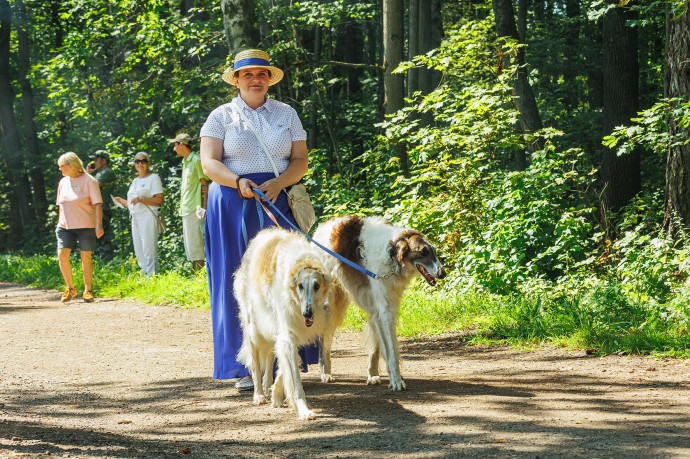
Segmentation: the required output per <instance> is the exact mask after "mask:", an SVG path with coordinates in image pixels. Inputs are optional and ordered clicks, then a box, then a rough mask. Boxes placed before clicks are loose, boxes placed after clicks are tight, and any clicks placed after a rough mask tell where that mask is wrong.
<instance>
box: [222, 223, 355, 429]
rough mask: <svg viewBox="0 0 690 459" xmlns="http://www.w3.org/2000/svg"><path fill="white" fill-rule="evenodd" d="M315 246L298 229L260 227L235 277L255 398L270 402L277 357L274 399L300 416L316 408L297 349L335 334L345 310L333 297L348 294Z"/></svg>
mask: <svg viewBox="0 0 690 459" xmlns="http://www.w3.org/2000/svg"><path fill="white" fill-rule="evenodd" d="M315 250H318V249H316V247H315V246H313V245H311V244H309V243H308V242H307V241H306V239H305V238H304V237H303V236H301V235H299V234H297V233H295V232H292V231H287V230H283V229H280V228H270V229H266V230H263V231H260V232H259V233H258V234H257V235H256V237H254V239H252V241H251V242H250V243H249V246H248V247H247V251H246V253H245V254H244V257H243V258H242V263H241V265H240V267H239V268H238V270H237V271H236V272H235V279H234V289H235V296H236V298H237V302H238V305H239V314H240V319H241V324H242V330H243V342H242V346H241V348H240V351H239V352H238V360H239V361H240V362H242V363H244V364H245V365H246V366H247V367H248V368H249V369H250V370H251V374H252V378H253V379H254V403H255V404H261V403H266V402H267V398H266V395H267V394H268V392H269V390H270V389H271V385H272V383H273V363H274V360H275V358H276V357H277V359H278V372H277V374H276V381H275V384H273V388H272V389H273V393H272V396H271V402H272V405H273V406H274V407H279V406H282V405H283V402H284V400H285V399H287V401H288V403H289V404H290V405H292V406H294V407H295V408H296V409H297V413H298V416H299V418H300V419H311V418H312V417H313V416H314V413H313V411H311V410H310V409H309V408H308V406H307V402H306V398H305V395H304V389H303V387H302V382H301V379H300V375H299V356H298V354H297V349H298V347H299V346H302V345H305V344H308V343H312V342H315V341H316V339H317V338H319V337H321V336H328V337H332V335H333V333H334V331H335V329H336V328H337V326H338V325H340V324H341V323H342V321H343V318H344V312H345V311H344V308H343V310H341V311H340V312H339V314H336V313H335V312H334V311H332V310H331V308H330V307H329V297H331V298H332V301H334V302H338V303H339V304H340V303H342V301H343V300H342V299H338V298H337V296H334V295H336V293H337V292H336V291H335V290H334V289H332V288H331V285H330V284H331V278H330V276H329V275H328V274H326V271H325V269H324V267H323V264H322V261H321V259H320V258H319V256H318V254H316V253H315ZM340 295H341V296H343V297H344V295H343V294H342V293H341V294H340ZM329 340H330V338H329ZM322 370H323V365H322ZM329 371H330V370H329ZM322 380H326V381H329V380H330V375H328V376H324V375H323V374H322Z"/></svg>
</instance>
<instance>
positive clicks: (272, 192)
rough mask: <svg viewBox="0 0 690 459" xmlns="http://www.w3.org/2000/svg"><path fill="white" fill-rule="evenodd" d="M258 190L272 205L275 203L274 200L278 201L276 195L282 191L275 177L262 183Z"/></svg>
mask: <svg viewBox="0 0 690 459" xmlns="http://www.w3.org/2000/svg"><path fill="white" fill-rule="evenodd" d="M258 188H259V189H260V190H261V191H263V193H264V194H265V195H266V197H267V198H268V199H269V200H270V201H271V202H272V203H275V202H276V199H278V195H279V194H280V192H281V191H282V190H283V187H282V186H280V182H279V180H278V178H277V177H276V178H272V179H271V180H267V181H265V182H264V183H262V184H261V185H259V187H258Z"/></svg>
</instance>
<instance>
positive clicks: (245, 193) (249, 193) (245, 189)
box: [237, 177, 257, 199]
mask: <svg viewBox="0 0 690 459" xmlns="http://www.w3.org/2000/svg"><path fill="white" fill-rule="evenodd" d="M237 185H238V188H237V192H238V193H239V194H240V196H242V197H243V198H244V199H251V198H252V197H253V196H254V190H252V188H257V185H256V183H254V182H253V181H251V180H249V179H248V178H244V177H242V178H240V179H239V180H238V181H237Z"/></svg>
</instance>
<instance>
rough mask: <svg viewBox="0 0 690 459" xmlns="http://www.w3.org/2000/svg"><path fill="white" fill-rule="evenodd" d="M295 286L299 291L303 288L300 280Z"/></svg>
mask: <svg viewBox="0 0 690 459" xmlns="http://www.w3.org/2000/svg"><path fill="white" fill-rule="evenodd" d="M297 288H298V289H300V291H301V290H304V285H302V283H301V282H300V283H299V284H297Z"/></svg>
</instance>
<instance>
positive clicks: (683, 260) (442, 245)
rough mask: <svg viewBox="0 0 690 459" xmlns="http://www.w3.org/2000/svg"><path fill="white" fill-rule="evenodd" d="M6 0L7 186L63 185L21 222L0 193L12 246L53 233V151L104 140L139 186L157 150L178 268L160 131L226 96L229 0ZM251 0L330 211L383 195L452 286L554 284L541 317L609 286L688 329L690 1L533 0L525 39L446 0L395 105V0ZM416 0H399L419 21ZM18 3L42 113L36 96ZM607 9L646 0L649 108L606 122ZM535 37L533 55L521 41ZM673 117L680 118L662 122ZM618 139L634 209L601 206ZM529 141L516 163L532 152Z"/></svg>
mask: <svg viewBox="0 0 690 459" xmlns="http://www.w3.org/2000/svg"><path fill="white" fill-rule="evenodd" d="M2 3H6V4H7V5H8V6H9V7H11V9H12V11H13V14H14V16H13V18H14V21H15V22H13V23H12V29H11V34H10V40H9V47H10V48H9V58H10V60H9V63H10V66H11V69H12V72H11V75H12V82H11V83H12V88H13V92H14V98H13V100H12V103H13V111H14V113H15V114H16V117H17V124H18V131H19V132H21V133H22V136H23V137H22V139H21V141H20V143H19V147H20V149H19V151H8V146H7V143H6V142H4V143H3V146H2V148H3V158H9V157H12V156H13V155H15V156H19V157H20V158H22V163H21V164H22V165H23V167H24V170H22V171H11V170H10V169H9V168H8V164H10V163H9V162H7V160H6V162H5V163H4V164H3V165H2V166H1V167H0V178H1V179H2V180H0V186H2V187H3V190H2V191H3V193H5V195H7V196H10V197H12V196H14V195H13V193H15V192H16V189H17V187H16V184H15V183H13V182H12V180H11V179H12V175H13V173H14V174H18V173H19V174H24V175H26V176H28V175H29V174H30V171H31V170H32V169H33V168H39V169H40V170H41V171H42V172H43V174H44V177H45V184H46V185H45V189H46V190H45V191H46V194H47V196H48V204H50V205H49V207H48V210H47V212H46V215H45V216H44V217H45V218H38V219H37V220H36V222H33V223H30V225H34V226H33V227H26V225H24V226H25V227H23V228H22V231H21V232H20V233H17V231H18V230H17V228H16V227H13V225H12V221H13V219H15V218H16V214H13V210H12V206H11V205H10V202H7V201H5V202H4V203H2V204H0V214H2V220H1V221H2V222H3V223H2V226H1V227H0V248H2V250H3V251H4V252H6V253H10V252H12V253H25V254H52V253H54V252H55V241H54V235H53V229H54V226H55V222H56V208H55V205H54V204H51V203H52V202H53V201H54V195H55V188H56V185H57V182H58V181H59V178H60V175H59V173H58V170H57V167H56V160H57V157H58V156H59V154H61V153H63V152H65V151H75V152H77V153H78V154H79V155H80V156H81V157H82V159H83V160H86V159H87V158H88V157H89V156H90V155H91V154H92V153H93V152H94V151H96V150H98V149H106V150H108V151H109V152H110V153H111V157H112V163H113V168H114V170H115V171H116V173H117V174H118V176H119V183H118V188H119V190H120V193H124V192H125V191H126V187H127V186H128V184H129V182H130V181H131V179H132V178H133V177H134V173H133V170H132V168H131V159H132V156H133V154H134V153H135V152H136V151H140V150H143V151H147V152H149V153H150V154H151V156H152V159H153V165H154V168H155V171H156V172H157V173H159V174H160V175H161V176H162V177H163V179H164V182H165V188H166V203H165V206H164V215H165V218H166V220H167V222H168V228H170V231H168V232H167V233H166V234H165V235H164V236H163V238H162V240H161V242H160V246H159V251H160V258H161V260H163V269H164V270H166V271H179V272H184V271H185V270H186V269H188V267H186V266H185V263H184V262H183V249H182V241H181V228H180V222H179V219H178V218H177V217H176V212H175V210H176V205H177V190H178V186H179V180H180V179H179V159H178V158H177V157H176V156H175V154H174V153H173V152H172V150H171V148H170V145H169V143H168V141H167V139H169V138H172V137H174V136H175V134H177V133H178V132H189V133H191V134H193V135H198V132H199V129H200V127H201V125H202V124H203V122H204V121H205V119H206V116H207V115H208V113H210V111H211V110H212V109H213V108H215V107H216V106H218V105H220V104H221V103H224V102H226V101H228V100H229V98H230V97H232V95H233V92H232V90H231V88H230V87H229V86H228V85H226V84H225V83H223V82H222V80H221V79H220V75H221V73H222V72H223V70H224V69H225V68H226V67H228V66H229V64H230V63H231V61H232V55H231V53H229V52H228V45H227V42H226V37H225V36H224V33H223V17H222V11H221V8H220V3H221V2H216V1H208V0H197V1H184V0H183V1H172V0H149V1H146V2H137V1H130V0H91V1H89V2H83V1H80V0H65V1H56V0H54V1H49V2H46V1H38V0H24V1H23V2H19V1H16V0H15V1H9V3H8V2H7V1H3V2H2ZM249 3H250V4H252V5H253V6H254V8H255V10H256V14H257V25H256V27H257V28H258V30H259V31H260V35H261V42H260V43H257V44H256V46H260V47H262V48H263V49H266V50H267V51H268V52H269V53H270V54H271V56H272V59H273V61H274V63H275V64H276V65H278V66H279V67H281V68H282V69H284V70H285V72H286V77H285V79H284V80H283V81H282V82H281V83H280V84H279V85H277V86H276V87H274V88H272V89H271V93H272V95H273V96H274V97H276V98H278V99H279V100H282V101H284V102H286V103H289V104H290V105H292V106H293V107H294V108H295V109H296V110H297V111H298V113H299V114H300V118H301V120H302V122H303V124H304V126H305V129H306V130H307V132H308V135H309V139H308V143H309V148H310V172H309V175H308V177H307V184H308V186H309V188H310V190H311V194H312V196H313V199H314V201H315V203H316V206H317V215H318V217H319V219H320V220H324V219H326V218H328V217H330V216H332V215H339V214H344V213H356V214H360V215H372V214H376V215H385V216H386V217H388V218H390V219H391V220H392V221H395V222H397V223H399V224H401V225H409V226H412V227H415V228H417V229H419V230H421V231H422V232H424V233H426V234H428V235H429V236H430V237H431V239H432V240H434V241H435V242H436V243H437V244H438V245H439V251H440V253H441V254H442V256H443V258H444V261H445V263H446V264H447V266H448V268H449V272H450V273H451V275H450V277H449V279H447V280H446V281H445V284H444V289H445V290H446V291H447V292H453V294H462V293H463V292H474V294H477V292H481V294H487V295H502V296H503V297H505V298H511V297H512V296H513V295H523V297H532V296H535V295H536V296H540V295H541V296H540V298H541V299H540V300H539V301H538V302H537V303H534V304H538V306H536V307H537V309H538V311H541V312H539V314H544V315H548V314H550V313H551V312H553V310H549V307H550V306H549V305H552V306H553V305H555V304H561V305H562V304H563V302H562V301H561V300H563V299H564V298H568V297H570V298H571V299H572V301H578V300H577V298H584V297H585V296H586V297H587V298H590V299H591V298H592V295H594V296H596V295H597V293H596V292H600V293H601V295H600V296H599V297H597V298H598V299H597V300H592V301H589V300H588V301H587V304H588V305H593V304H597V302H598V301H606V302H610V303H611V304H619V305H621V307H635V308H640V310H641V311H643V312H642V313H641V314H640V315H639V317H638V318H639V322H638V323H637V325H636V326H644V324H645V323H646V321H647V320H652V319H653V318H654V320H656V322H655V323H661V322H663V321H668V320H673V321H675V322H673V323H674V327H676V328H674V330H676V331H677V330H681V332H682V330H684V328H683V327H685V326H686V325H685V324H687V323H688V320H689V319H688V316H687V308H686V307H685V306H683V307H681V306H680V305H682V304H684V301H683V298H687V296H686V295H687V293H684V292H686V289H685V287H684V285H685V283H686V281H687V279H688V263H689V262H688V259H689V253H688V248H687V247H688V245H687V243H686V242H687V239H688V234H687V233H686V231H685V230H684V229H681V230H680V231H679V232H678V233H676V234H673V235H671V236H673V237H671V236H670V235H669V233H668V232H667V231H666V230H665V228H664V218H665V217H668V215H665V208H664V202H665V197H664V186H665V179H666V177H665V174H664V169H665V164H666V155H667V153H668V151H669V148H671V147H672V146H673V145H687V144H688V135H687V131H688V127H690V102H689V101H688V95H686V96H685V97H675V98H672V97H668V93H667V92H665V90H664V85H665V82H666V79H665V72H666V71H667V61H666V59H667V54H666V48H665V44H666V43H667V39H668V37H667V30H666V17H667V15H669V17H670V20H673V19H674V18H676V19H677V18H679V17H681V16H682V15H683V14H685V16H683V17H685V18H687V8H688V6H687V3H688V2H680V1H668V2H662V1H649V0H647V1H642V2H635V3H633V4H628V3H626V2H623V3H621V4H616V3H611V2H603V1H589V0H583V1H572V0H560V1H559V0H548V1H533V2H528V3H526V4H527V5H528V6H529V8H528V9H527V11H525V12H519V14H518V15H517V20H518V27H517V28H518V31H519V32H520V33H521V34H522V37H520V38H521V40H516V39H505V37H504V39H501V37H498V36H497V33H496V25H495V21H494V10H493V8H492V3H491V2H486V1H476V2H465V1H463V2H441V1H438V2H435V3H436V4H438V5H441V6H442V9H441V15H440V21H441V25H442V30H443V37H442V40H441V42H440V44H439V45H438V46H437V47H435V48H434V49H431V50H429V51H425V52H424V53H420V54H419V55H416V56H408V58H406V59H404V60H403V62H402V64H401V65H400V66H399V67H398V68H397V70H395V71H396V72H399V73H401V74H402V75H405V76H406V78H407V77H409V76H410V75H415V74H416V75H423V76H422V78H423V79H426V80H428V81H433V82H434V85H433V86H432V87H428V86H427V88H426V89H425V88H424V87H422V89H420V90H418V91H409V92H408V93H407V94H406V99H405V106H404V108H403V109H402V110H400V111H398V112H396V113H393V114H391V115H389V116H385V115H384V113H385V100H384V99H383V89H384V88H383V72H384V71H386V69H385V67H384V66H383V65H382V56H383V50H382V46H383V45H382V41H383V38H382V30H381V27H382V26H381V21H382V18H381V15H382V2H381V1H375V0H370V1H359V2H357V1H352V0H339V1H304V2H287V1H271V2H268V1H263V0H261V1H254V2H249ZM416 3H417V2H406V3H405V5H406V9H405V11H404V13H405V15H404V20H405V21H409V18H410V16H411V15H410V11H409V9H408V8H409V5H410V4H416ZM521 4H522V3H521ZM21 5H24V7H25V8H26V11H27V15H26V17H27V18H26V24H25V27H26V30H27V31H28V37H29V44H30V46H29V49H30V55H29V57H30V62H31V67H30V69H29V72H28V74H27V78H28V81H29V82H30V86H31V88H32V90H33V96H34V101H35V102H34V109H35V113H34V117H33V119H28V118H27V115H26V111H22V108H21V106H22V98H24V97H26V92H25V91H24V90H23V89H22V87H21V85H20V78H19V74H20V73H21V69H20V54H21V49H20V46H19V40H18V39H19V36H18V30H19V29H18V26H17V23H16V19H17V17H16V12H17V11H18V9H19V8H20V6H21ZM493 6H495V4H494V5H493ZM519 6H520V5H518V4H516V8H518V7H519ZM575 7H576V8H575ZM574 8H575V9H574ZM613 8H625V9H626V13H631V14H632V16H631V17H630V19H628V20H627V22H626V27H629V28H634V29H636V30H637V31H638V33H637V48H636V50H635V53H636V56H637V64H638V67H639V79H638V89H639V94H638V98H637V103H638V107H639V111H638V114H637V116H635V117H633V118H632V119H630V121H629V122H628V123H626V124H625V125H621V126H617V127H616V128H615V129H614V130H613V132H606V131H605V130H604V126H605V123H604V121H605V120H604V112H605V109H604V101H605V97H604V95H602V91H603V84H602V78H603V77H602V68H603V66H604V62H603V61H604V57H603V52H604V51H603V46H602V33H603V32H602V22H603V21H604V20H605V19H604V18H605V16H606V15H607V14H608V12H609V11H610V10H611V9H613ZM3 11H4V13H3V14H5V15H6V14H8V13H7V11H8V10H7V9H4V10H3ZM521 18H523V19H524V22H521V21H520V19H521ZM5 24H6V23H3V28H5V27H6V25H5ZM406 24H407V22H406ZM688 40H690V37H688ZM520 52H524V55H525V61H526V66H525V67H519V64H518V63H517V60H515V59H510V58H511V57H514V56H517V55H518V53H520ZM524 68H526V69H527V70H528V81H529V83H530V85H531V86H532V88H533V90H534V94H535V97H536V102H537V106H538V110H539V114H540V116H541V119H542V122H543V126H544V127H543V128H542V129H541V130H538V131H536V132H525V131H524V130H523V129H520V127H519V126H520V121H521V117H522V115H521V113H520V111H519V109H518V107H517V106H516V104H515V103H514V102H515V87H514V86H513V83H514V81H515V78H516V75H517V74H518V72H519V71H521V70H523V69H524ZM390 70H391V69H387V71H390ZM415 72H417V73H415ZM419 72H427V73H419ZM409 81H411V80H409ZM408 84H409V83H408ZM410 88H411V86H410ZM412 89H413V88H412ZM671 120H673V123H674V126H675V125H676V124H677V125H679V126H681V128H682V129H680V130H676V131H673V132H672V131H671V130H669V124H671ZM31 123H35V125H36V126H37V137H38V141H39V145H40V155H38V156H35V157H34V156H32V155H30V154H29V153H28V151H27V148H28V147H27V145H28V141H27V140H25V139H26V136H27V133H28V132H29V129H28V128H29V126H30V124H31ZM3 140H5V139H3ZM606 149H609V150H612V151H615V152H616V155H627V154H631V152H633V151H641V154H640V155H641V170H640V178H641V186H640V189H639V191H638V192H636V193H635V194H634V196H633V198H632V199H630V200H629V201H628V202H627V204H626V205H625V206H623V207H621V208H620V209H609V208H605V207H604V206H602V201H601V196H602V193H603V189H602V180H601V158H602V155H603V154H604V153H605V151H606ZM636 149H640V150H636ZM401 151H404V154H405V156H404V158H406V161H409V173H406V172H407V171H406V170H405V168H404V167H403V164H401V154H400V152H401ZM524 155H526V156H527V158H528V160H527V163H526V165H525V166H524V168H523V167H521V166H520V165H519V162H518V159H519V158H520V157H523V156H524ZM32 185H34V186H35V184H34V183H32ZM32 199H34V200H35V196H34V197H33V198H32ZM115 215H116V217H115V219H114V225H115V235H116V236H115V239H116V246H117V247H121V248H122V250H118V251H117V252H116V253H115V254H114V259H113V260H112V261H111V262H110V263H113V264H114V265H122V266H129V267H130V268H131V270H134V266H135V265H134V263H133V261H132V251H131V249H130V247H131V241H130V235H129V231H130V230H129V222H128V218H127V216H126V215H124V214H123V213H117V211H115ZM593 292H595V293H593ZM602 292H603V293H602ZM588 295H589V296H588ZM559 301H560V302H559ZM612 307H613V306H612ZM645 311H646V312H645ZM508 322H510V323H513V325H514V324H515V323H518V322H519V321H513V322H511V321H507V322H506V323H508ZM507 326H508V325H506V327H507Z"/></svg>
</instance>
